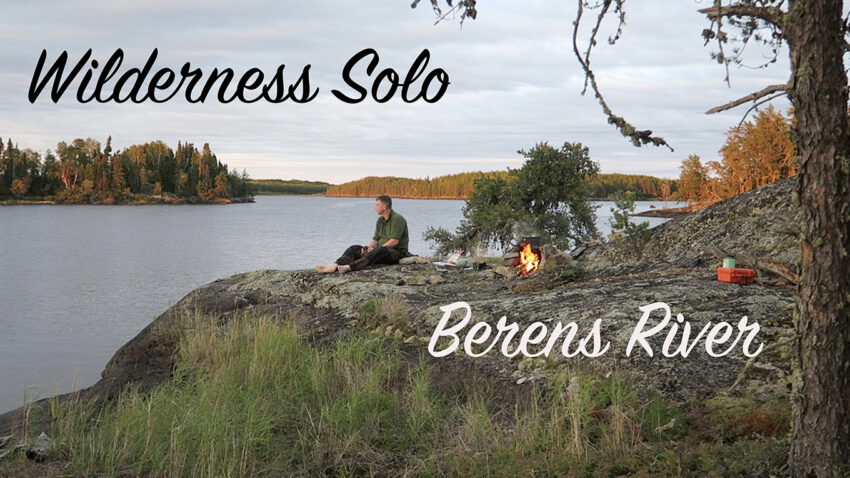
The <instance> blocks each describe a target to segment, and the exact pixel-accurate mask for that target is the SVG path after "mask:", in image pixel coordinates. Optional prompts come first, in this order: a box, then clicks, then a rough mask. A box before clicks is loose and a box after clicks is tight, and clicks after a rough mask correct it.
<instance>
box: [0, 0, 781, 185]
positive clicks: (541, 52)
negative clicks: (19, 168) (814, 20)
mask: <svg viewBox="0 0 850 478" xmlns="http://www.w3.org/2000/svg"><path fill="white" fill-rule="evenodd" d="M703 3H705V2H703ZM702 6H703V5H701V4H698V3H694V2H688V1H685V2H662V1H660V0H656V1H648V0H647V1H644V2H639V3H635V4H632V6H631V8H632V10H630V12H629V17H628V21H629V23H628V25H627V26H626V29H625V33H624V35H623V37H622V38H621V40H620V42H619V43H618V44H617V45H616V46H613V47H612V46H609V45H607V43H606V42H605V38H607V33H606V35H605V36H601V37H600V42H599V47H598V49H597V50H596V51H595V52H594V56H593V64H594V67H595V69H596V72H597V76H598V79H599V82H600V85H601V86H602V88H603V89H604V91H605V93H606V95H607V97H608V100H609V103H610V104H611V106H612V107H613V108H614V109H615V111H616V112H617V113H618V114H621V115H623V116H626V117H627V118H628V119H629V120H630V121H632V122H633V123H634V124H635V125H636V126H638V127H639V128H646V129H652V130H654V131H655V132H656V133H657V134H659V135H662V136H664V137H665V138H666V139H667V140H668V141H669V142H670V143H671V144H672V145H674V147H676V152H675V153H669V152H667V150H666V149H657V148H652V149H647V148H643V149H636V148H634V147H633V146H631V144H630V143H629V142H627V141H626V140H624V139H623V138H621V137H620V136H619V135H618V133H617V132H616V131H615V130H614V129H613V127H611V126H610V125H608V124H606V122H605V119H604V117H603V115H602V113H601V111H600V109H599V107H598V105H597V104H596V102H595V100H594V98H593V97H592V95H590V94H588V95H587V96H581V95H580V94H579V92H580V91H581V88H582V83H583V77H582V75H581V72H580V69H579V67H578V64H577V62H576V60H575V58H574V57H573V55H572V49H571V43H570V42H571V22H572V20H573V17H574V15H575V11H574V5H572V4H567V2H543V1H529V2H521V3H520V2H515V1H510V2H509V1H494V2H486V3H482V4H481V5H480V8H479V18H478V19H476V20H468V21H467V22H466V23H465V24H464V26H463V28H462V29H461V28H460V27H459V26H458V24H457V22H444V23H441V24H438V25H436V26H435V25H433V14H432V13H431V12H430V8H428V5H425V4H423V5H422V6H420V7H419V8H417V9H415V10H411V9H410V8H408V4H407V2H398V1H397V0H382V1H371V2H349V1H344V0H335V1H325V2H297V3H296V2H290V1H287V2H278V3H274V4H272V3H271V2H259V1H249V2H240V3H238V4H237V3H236V2H225V1H213V2H174V1H165V0H156V1H139V2H95V1H93V0H90V1H87V2H66V1H43V2H26V3H19V4H16V5H10V6H8V7H7V8H5V9H4V15H3V16H2V17H0V108H2V111H3V114H2V115H0V136H2V137H4V138H8V137H12V138H13V140H15V141H17V142H18V143H19V144H20V145H21V146H22V147H32V148H34V149H37V150H42V151H43V150H46V149H48V148H55V145H56V142H58V141H60V140H65V141H67V140H70V139H73V138H74V137H78V136H81V137H86V136H92V137H95V138H98V139H101V140H103V139H105V138H106V136H108V135H112V136H113V143H114V145H115V147H117V148H123V147H126V146H128V145H130V144H133V143H137V142H143V141H148V140H154V139H162V140H164V141H166V142H167V143H169V144H171V145H172V146H174V145H176V143H177V141H178V140H184V141H185V140H188V141H191V142H195V143H203V142H209V143H210V144H211V145H212V147H213V150H214V151H215V152H216V153H217V154H218V155H219V157H221V158H222V159H223V160H225V161H226V162H228V164H229V166H231V167H232V168H233V167H235V168H237V169H239V170H242V169H243V168H244V169H247V170H248V172H249V174H251V176H253V177H285V178H289V177H300V178H305V179H324V180H329V181H332V182H341V181H346V180H350V179H355V178H357V177H362V176H365V175H370V174H394V175H406V176H419V177H421V176H437V175H440V174H446V173H451V172H460V171H464V170H470V169H480V170H492V169H503V168H505V167H507V166H513V167H516V166H519V164H520V162H521V158H520V157H519V156H518V155H517V154H516V150H518V149H522V148H528V147H530V146H532V145H533V144H534V143H536V142H538V141H549V142H550V143H552V144H559V143H562V142H563V141H573V142H582V143H584V144H586V145H588V146H589V147H590V149H591V155H592V156H593V158H594V159H595V160H597V161H599V162H600V163H601V165H602V169H603V171H607V172H632V173H651V174H658V175H663V176H668V177H673V176H676V175H677V174H678V164H679V162H680V161H681V159H683V158H684V157H686V156H687V155H688V154H690V153H696V154H700V155H701V156H703V157H704V158H706V159H714V158H716V156H717V150H718V149H719V148H720V146H721V144H722V142H723V134H724V132H725V131H726V129H728V128H729V127H730V126H732V125H734V124H736V123H737V122H738V120H739V119H740V114H741V111H734V112H730V113H725V114H722V115H717V116H713V117H708V116H705V115H704V114H703V112H704V111H705V110H707V109H708V108H710V107H712V106H714V105H716V104H720V103H724V102H726V101H728V100H729V99H732V98H735V97H738V96H741V95H744V94H746V93H748V92H750V91H752V90H754V89H758V88H761V87H762V86H764V85H766V84H770V83H776V82H781V81H784V78H785V77H786V75H787V61H783V62H781V63H780V64H778V65H776V66H775V67H773V68H772V69H769V70H756V71H751V70H746V69H741V70H733V72H732V88H731V89H730V88H727V87H726V85H725V84H724V83H723V76H724V71H723V69H722V68H721V67H720V66H719V65H717V64H716V63H713V62H712V61H711V60H710V58H709V52H710V51H711V48H710V47H704V46H703V44H702V39H701V37H700V31H701V30H702V29H703V28H705V27H706V26H707V23H706V22H705V21H703V19H702V18H701V17H700V15H699V14H698V13H696V10H697V9H698V8H701V7H702ZM585 34H586V32H585ZM119 47H120V48H123V49H124V50H125V52H126V54H127V58H126V59H125V63H124V67H125V68H126V67H130V66H141V65H142V64H143V63H144V62H145V60H146V59H147V57H148V55H149V54H150V52H151V50H152V49H153V48H158V49H159V52H160V57H159V59H158V62H157V65H158V66H160V67H161V66H168V67H171V68H179V67H180V66H181V65H182V64H183V63H184V62H187V61H189V62H191V63H192V65H194V66H198V67H200V68H202V69H203V70H204V71H205V72H206V73H209V72H210V71H211V70H212V68H214V67H219V68H223V67H232V68H233V69H234V70H235V71H236V73H237V75H238V74H240V73H242V72H244V71H245V70H246V69H248V68H251V67H258V68H261V69H262V70H263V71H264V72H266V74H267V75H271V74H272V73H273V72H274V70H275V69H276V68H277V66H278V65H279V64H286V65H287V66H286V69H285V78H286V79H287V81H294V79H295V77H296V76H297V74H298V73H300V71H301V68H302V67H303V66H304V65H306V64H310V65H312V66H311V75H310V76H311V82H312V83H313V84H314V85H316V86H318V87H319V88H320V90H321V91H320V94H319V97H318V98H317V99H316V100H314V101H313V102H311V103H308V104H294V103H290V102H285V103H282V104H264V103H254V104H250V105H243V104H216V103H214V102H207V103H206V104H195V105H192V104H186V103H185V102H181V101H178V100H173V101H171V102H169V103H166V104H143V105H135V104H122V105H117V104H106V105H103V104H86V105H80V104H77V103H76V102H75V101H74V100H73V94H72V93H73V92H68V93H66V95H65V97H64V98H63V100H62V101H61V102H60V103H59V104H53V103H50V102H49V101H48V100H47V97H46V96H45V97H42V98H40V99H39V100H38V102H37V103H36V104H34V105H33V104H30V103H29V102H28V101H27V99H26V97H27V88H28V86H29V82H30V78H31V76H32V72H33V69H34V66H35V62H36V60H37V58H38V55H39V53H40V52H41V50H42V49H43V48H46V49H48V50H49V52H50V54H51V56H52V57H55V55H58V53H59V52H60V51H62V50H68V51H69V53H70V55H71V57H72V58H78V57H79V56H80V55H82V54H83V53H84V52H85V50H87V49H88V48H93V49H94V52H95V55H96V56H97V57H98V58H99V59H100V60H101V62H102V61H103V60H104V59H105V57H107V56H108V55H109V54H110V53H112V52H113V51H114V50H115V49H116V48H119ZM363 48H375V49H376V50H377V51H378V53H379V54H380V57H381V59H380V66H379V69H383V68H385V67H389V66H392V67H393V68H395V69H396V70H398V71H399V72H400V74H401V75H402V76H403V75H404V74H405V73H406V70H407V68H408V66H409V65H410V63H411V62H412V61H413V60H414V58H415V57H416V56H417V55H418V53H419V52H420V51H421V50H422V49H423V48H428V49H429V50H430V52H431V62H430V64H429V68H436V67H441V68H443V69H445V70H446V71H447V72H448V73H449V75H450V78H451V82H452V83H451V85H450V87H449V89H448V91H447V93H446V95H445V96H444V98H443V99H442V100H440V101H439V102H437V103H435V104H424V103H416V104H406V103H403V102H402V101H401V100H400V98H399V97H397V98H396V99H394V100H393V101H391V102H389V103H386V104H375V103H373V102H371V100H367V101H364V102H363V103H361V104H357V105H347V104H343V103H342V102H339V101H338V100H336V99H335V98H334V97H333V96H332V95H331V89H333V88H342V87H343V86H344V83H343V82H342V80H341V78H340V72H341V70H342V66H343V65H344V63H345V62H346V61H347V60H348V58H350V57H351V55H353V54H354V53H356V52H357V51H359V50H361V49H363ZM756 53H757V52H756ZM755 59H758V58H757V57H755ZM358 78H361V79H362V78H363V76H362V75H360V76H359V77H358Z"/></svg>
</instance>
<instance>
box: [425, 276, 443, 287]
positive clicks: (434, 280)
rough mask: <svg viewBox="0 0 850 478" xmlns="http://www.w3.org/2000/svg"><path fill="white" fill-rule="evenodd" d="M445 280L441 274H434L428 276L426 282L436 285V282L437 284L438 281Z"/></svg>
mask: <svg viewBox="0 0 850 478" xmlns="http://www.w3.org/2000/svg"><path fill="white" fill-rule="evenodd" d="M445 281H446V279H444V278H443V276H441V275H440V274H434V275H432V276H431V277H429V278H428V282H429V283H430V284H431V285H436V284H439V283H440V282H445Z"/></svg>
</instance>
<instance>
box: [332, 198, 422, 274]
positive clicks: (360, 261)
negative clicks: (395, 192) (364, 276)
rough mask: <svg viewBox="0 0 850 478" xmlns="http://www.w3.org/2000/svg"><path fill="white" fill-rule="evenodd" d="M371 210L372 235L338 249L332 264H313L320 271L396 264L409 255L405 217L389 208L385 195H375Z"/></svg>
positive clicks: (389, 203) (389, 204)
mask: <svg viewBox="0 0 850 478" xmlns="http://www.w3.org/2000/svg"><path fill="white" fill-rule="evenodd" d="M375 212H376V213H377V214H378V215H379V216H380V217H379V218H378V222H377V223H376V224H375V235H374V236H373V237H372V242H370V243H369V245H368V246H361V245H359V244H355V245H353V246H351V247H349V248H348V249H346V250H345V252H343V253H342V256H340V258H339V259H337V260H336V262H334V263H333V264H328V265H317V266H316V270H317V271H319V272H323V273H329V272H334V271H337V272H339V273H342V274H344V273H346V272H348V271H356V270H360V269H363V268H365V267H367V266H369V265H371V264H398V261H399V259H401V258H402V257H407V256H409V255H411V254H410V253H409V252H408V251H407V243H408V237H407V221H405V219H404V217H402V215H401V214H399V213H397V212H395V211H393V200H392V198H390V197H389V196H386V195H384V196H378V198H377V199H375Z"/></svg>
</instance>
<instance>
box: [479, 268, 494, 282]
mask: <svg viewBox="0 0 850 478" xmlns="http://www.w3.org/2000/svg"><path fill="white" fill-rule="evenodd" d="M480 277H481V278H482V279H484V280H493V279H495V278H496V271H494V270H493V269H488V270H486V271H483V272H482V273H481V275H480Z"/></svg>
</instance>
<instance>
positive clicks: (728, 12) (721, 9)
mask: <svg viewBox="0 0 850 478" xmlns="http://www.w3.org/2000/svg"><path fill="white" fill-rule="evenodd" d="M719 3H720V2H717V5H715V6H713V7H708V8H703V9H700V10H699V12H700V13H702V14H703V15H706V16H707V17H708V18H709V19H710V20H711V21H718V20H720V19H721V18H723V17H752V18H758V19H759V20H764V21H766V22H768V23H771V24H773V25H776V26H777V27H779V28H780V29H782V30H784V29H785V13H784V12H783V11H782V10H781V9H780V8H779V7H759V6H756V5H740V4H732V5H726V6H722V5H719Z"/></svg>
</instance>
